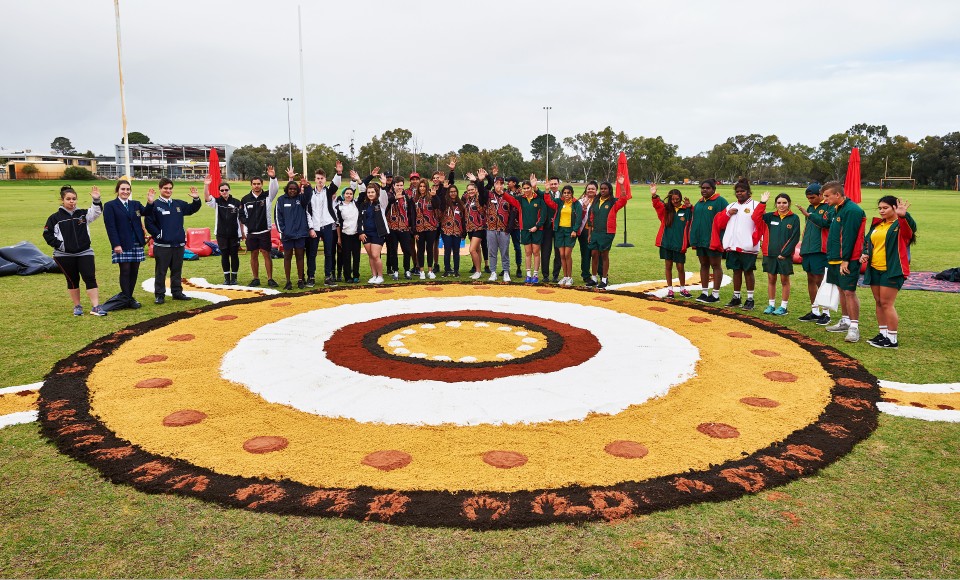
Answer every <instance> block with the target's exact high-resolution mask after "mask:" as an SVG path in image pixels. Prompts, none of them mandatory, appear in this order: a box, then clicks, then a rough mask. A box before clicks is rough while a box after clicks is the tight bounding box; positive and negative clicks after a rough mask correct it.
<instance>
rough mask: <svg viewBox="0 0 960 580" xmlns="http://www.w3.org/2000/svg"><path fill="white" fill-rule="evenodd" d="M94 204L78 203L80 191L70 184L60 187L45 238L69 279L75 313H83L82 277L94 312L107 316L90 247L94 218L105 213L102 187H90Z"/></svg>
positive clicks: (48, 221) (96, 314)
mask: <svg viewBox="0 0 960 580" xmlns="http://www.w3.org/2000/svg"><path fill="white" fill-rule="evenodd" d="M90 198H91V200H92V205H91V206H90V209H80V208H78V207H77V192H76V191H74V189H73V188H72V187H70V186H69V185H64V186H63V187H61V188H60V203H61V205H60V209H58V210H57V212H56V213H54V214H53V215H51V216H50V217H49V218H47V223H46V224H45V225H44V226H43V239H44V241H46V242H47V245H49V246H50V247H51V248H53V261H54V262H56V263H57V265H58V266H60V271H61V272H63V276H64V277H65V278H66V279H67V294H68V295H69V296H70V300H72V301H73V315H74V316H83V306H82V305H81V304H80V279H81V278H83V284H84V286H85V287H86V289H87V296H88V297H89V298H90V306H91V308H90V314H92V315H94V316H106V315H107V311H106V310H103V309H102V308H101V307H100V295H99V290H98V289H97V265H96V261H95V260H94V257H93V248H91V247H90V222H93V221H96V219H97V218H98V217H100V214H102V213H103V205H102V204H101V202H100V189H99V188H97V187H93V188H92V189H91V190H90Z"/></svg>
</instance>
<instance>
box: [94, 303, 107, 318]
mask: <svg viewBox="0 0 960 580" xmlns="http://www.w3.org/2000/svg"><path fill="white" fill-rule="evenodd" d="M90 314H92V315H94V316H106V315H107V311H106V310H104V309H103V307H102V306H100V305H97V306H94V307H93V308H91V309H90Z"/></svg>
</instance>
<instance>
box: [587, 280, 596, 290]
mask: <svg viewBox="0 0 960 580" xmlns="http://www.w3.org/2000/svg"><path fill="white" fill-rule="evenodd" d="M596 285H597V281H596V280H594V279H593V278H590V279H589V280H587V286H589V287H591V288H593V287H594V286H596Z"/></svg>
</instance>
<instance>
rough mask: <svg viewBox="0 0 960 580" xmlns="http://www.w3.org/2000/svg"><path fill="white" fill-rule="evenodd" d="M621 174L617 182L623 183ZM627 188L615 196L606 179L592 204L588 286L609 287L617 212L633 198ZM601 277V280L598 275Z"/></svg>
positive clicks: (589, 218)
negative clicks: (598, 196)
mask: <svg viewBox="0 0 960 580" xmlns="http://www.w3.org/2000/svg"><path fill="white" fill-rule="evenodd" d="M624 181H625V180H624V178H623V176H622V175H621V176H620V177H618V178H617V183H619V184H621V185H623V183H624ZM632 197H633V196H632V194H631V193H630V190H629V189H627V190H626V191H625V193H624V194H623V195H621V196H620V197H618V198H614V197H613V185H612V184H610V183H609V182H606V181H604V182H603V183H601V184H600V198H599V199H598V200H596V202H595V203H593V204H592V205H591V206H590V214H589V216H588V218H587V219H588V220H589V221H590V242H589V244H588V247H589V248H590V254H591V259H592V270H591V277H590V280H589V281H588V282H587V286H591V287H593V286H596V287H597V288H599V289H601V290H603V289H604V288H606V287H607V276H608V275H609V273H610V248H611V247H613V238H614V237H615V236H616V235H617V212H619V211H620V210H621V209H623V207H624V206H626V205H627V202H628V201H630V199H631V198H632ZM598 276H599V277H600V279H599V281H598V280H597V277H598Z"/></svg>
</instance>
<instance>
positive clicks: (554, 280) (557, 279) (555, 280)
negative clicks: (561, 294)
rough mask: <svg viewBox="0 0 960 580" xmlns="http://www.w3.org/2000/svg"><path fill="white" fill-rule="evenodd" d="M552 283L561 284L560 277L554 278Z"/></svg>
mask: <svg viewBox="0 0 960 580" xmlns="http://www.w3.org/2000/svg"><path fill="white" fill-rule="evenodd" d="M550 281H551V282H553V283H554V284H559V283H560V276H554V277H553V278H551V279H550Z"/></svg>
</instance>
